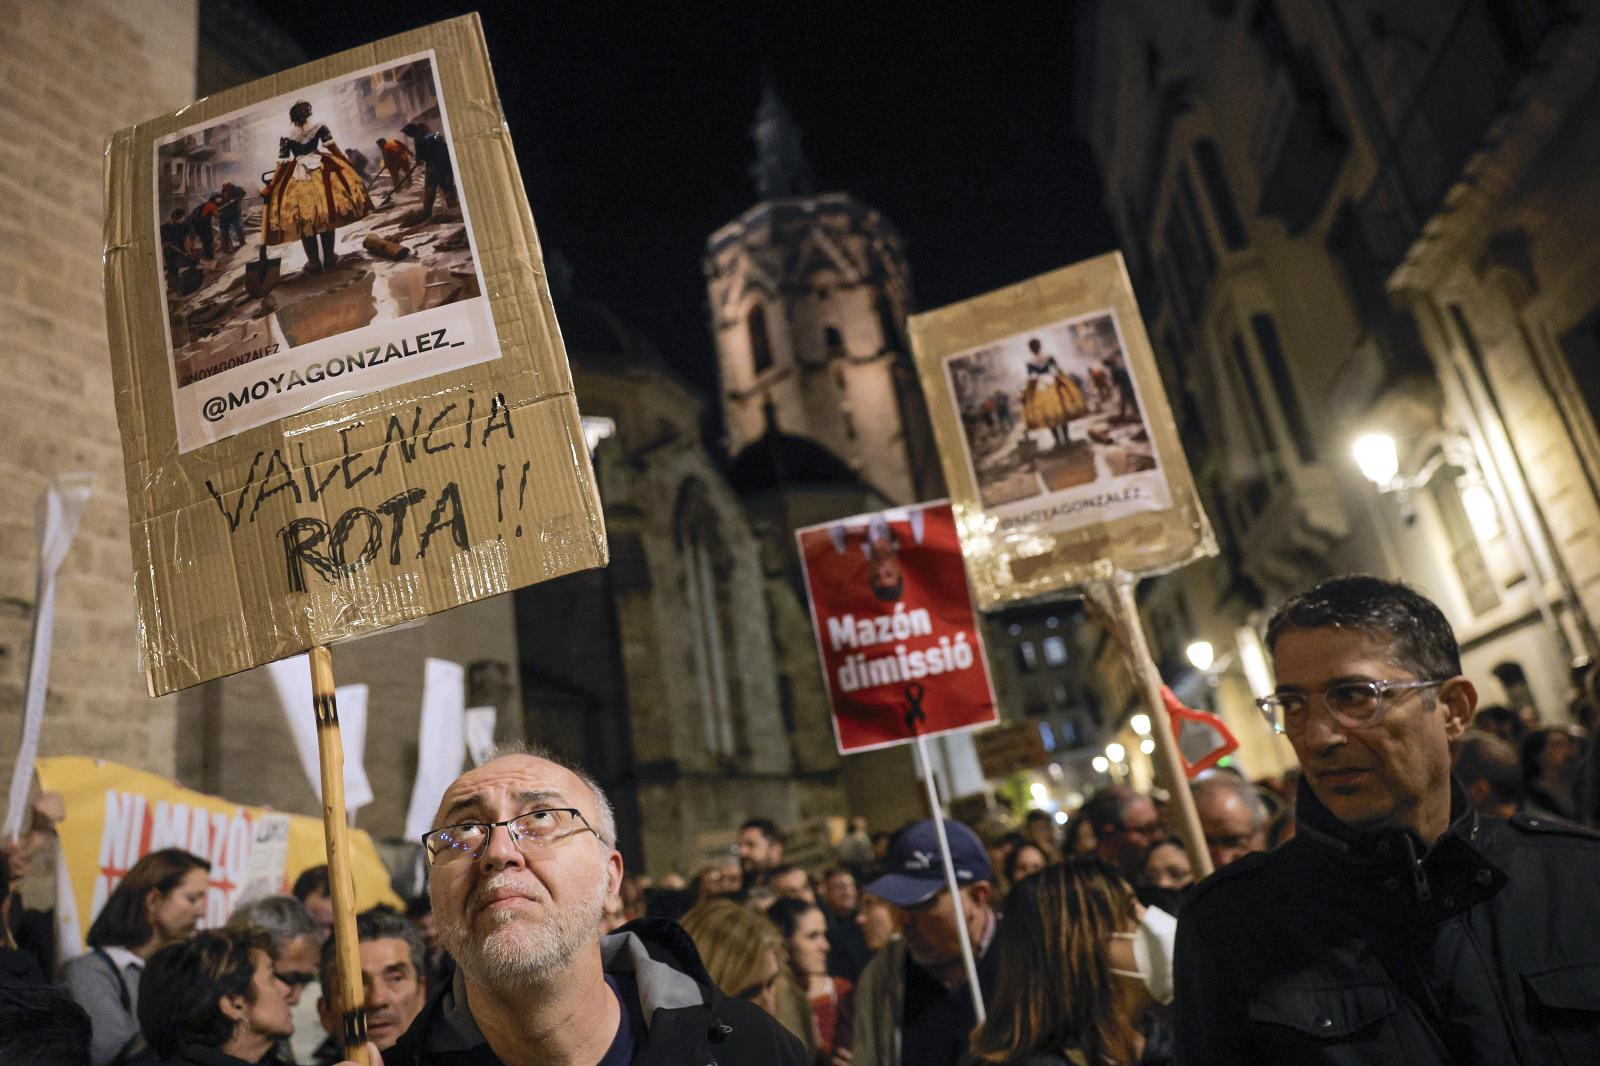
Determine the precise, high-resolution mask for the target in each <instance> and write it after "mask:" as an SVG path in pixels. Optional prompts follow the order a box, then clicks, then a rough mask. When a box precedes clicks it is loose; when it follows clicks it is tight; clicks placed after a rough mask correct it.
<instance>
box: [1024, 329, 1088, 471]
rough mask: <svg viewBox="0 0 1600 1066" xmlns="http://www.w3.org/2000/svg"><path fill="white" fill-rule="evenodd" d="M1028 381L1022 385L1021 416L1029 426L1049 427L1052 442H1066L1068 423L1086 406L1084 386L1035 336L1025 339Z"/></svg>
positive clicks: (1080, 416)
mask: <svg viewBox="0 0 1600 1066" xmlns="http://www.w3.org/2000/svg"><path fill="white" fill-rule="evenodd" d="M1028 351H1029V352H1030V353H1032V354H1030V355H1029V356H1028V363H1027V368H1028V383H1027V384H1026V385H1024V386H1023V387H1022V418H1023V421H1024V423H1025V424H1026V425H1027V427H1028V430H1029V431H1030V432H1032V431H1033V430H1036V429H1048V430H1049V431H1050V435H1051V437H1052V438H1053V441H1052V444H1053V445H1054V446H1056V447H1059V446H1061V445H1063V444H1065V443H1067V423H1069V422H1071V421H1072V420H1073V419H1074V418H1082V417H1083V415H1084V412H1085V410H1086V407H1085V404H1084V400H1083V389H1082V388H1080V387H1079V386H1078V384H1077V383H1076V382H1074V381H1073V380H1072V379H1071V378H1070V377H1068V376H1067V374H1066V372H1065V371H1063V370H1062V369H1061V367H1060V365H1059V364H1058V363H1057V362H1056V357H1055V356H1053V355H1050V354H1048V353H1047V352H1045V351H1044V350H1043V348H1042V346H1041V345H1040V344H1039V339H1038V338H1037V337H1034V338H1031V339H1030V340H1029V341H1028Z"/></svg>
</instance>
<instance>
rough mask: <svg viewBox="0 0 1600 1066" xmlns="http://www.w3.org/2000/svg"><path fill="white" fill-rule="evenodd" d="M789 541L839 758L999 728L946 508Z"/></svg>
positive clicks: (920, 509)
mask: <svg viewBox="0 0 1600 1066" xmlns="http://www.w3.org/2000/svg"><path fill="white" fill-rule="evenodd" d="M795 537H796V538H797V539H798V540H799V543H800V560H801V564H802V566H803V567H804V569H805V579H806V596H807V599H808V600H809V602H810V605H811V624H812V627H813V629H814V630H815V632H816V635H817V650H818V652H819V653H820V655H821V657H822V672H823V674H824V676H825V678H826V682H827V686H828V696H829V698H830V699H831V701H832V703H833V735H834V740H835V741H836V742H837V743H838V746H839V752H840V754H845V755H847V754H849V753H850V752H854V751H867V750H869V749H872V748H881V747H885V746H887V745H890V744H903V743H906V742H908V741H911V740H913V739H914V738H915V737H916V736H917V734H919V733H920V734H922V735H923V736H933V735H935V734H938V733H948V732H950V731H952V730H956V729H970V728H972V727H974V726H982V725H989V724H991V723H994V722H997V721H999V714H998V711H997V709H996V707H995V702H994V689H993V688H992V687H991V685H990V683H989V666H988V663H987V662H985V660H984V655H983V643H982V640H981V639H980V637H979V635H978V627H977V622H976V620H975V618H974V616H973V610H972V598H971V594H970V593H969V592H968V590H967V572H966V568H965V566H964V565H963V564H962V561H961V542H960V540H959V538H958V537H957V536H956V523H955V515H954V514H953V513H952V512H951V510H950V504H949V503H948V502H945V501H940V502H938V503H927V504H918V505H916V506H914V507H908V508H901V509H897V510H893V511H884V512H881V513H878V514H870V515H857V516H855V517H854V518H846V519H841V520H840V521H837V522H830V523H827V524H825V525H820V526H810V527H808V528H806V529H800V530H796V531H795Z"/></svg>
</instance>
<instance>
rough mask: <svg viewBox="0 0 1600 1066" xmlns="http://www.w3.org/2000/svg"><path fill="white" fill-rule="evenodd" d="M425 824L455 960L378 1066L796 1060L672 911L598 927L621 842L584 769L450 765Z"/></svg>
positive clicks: (673, 1065)
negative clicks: (717, 979)
mask: <svg viewBox="0 0 1600 1066" xmlns="http://www.w3.org/2000/svg"><path fill="white" fill-rule="evenodd" d="M433 824H434V825H435V827H436V828H435V829H434V830H433V831H431V832H430V833H428V834H427V835H426V836H425V837H424V838H423V845H424V847H425V848H426V850H427V853H428V858H429V862H430V864H431V866H432V870H431V876H430V877H429V880H428V892H429V895H430V896H431V897H432V899H433V916H434V921H435V923H436V925H437V927H438V931H439V941H440V943H441V944H442V945H443V946H444V947H445V949H446V950H447V951H449V953H450V955H451V957H452V958H453V959H454V960H455V962H456V972H455V975H454V977H453V978H452V979H451V981H450V982H449V984H447V985H445V986H444V987H442V988H440V989H438V990H437V991H436V992H434V993H433V994H432V996H431V998H430V1001H429V1003H428V1005H427V1007H425V1008H424V1009H423V1012H422V1014H421V1015H419V1016H418V1018H417V1020H416V1022H415V1023H413V1024H412V1026H411V1028H410V1029H409V1030H408V1031H407V1032H406V1034H405V1035H404V1036H403V1037H401V1039H400V1041H399V1042H398V1043H397V1044H396V1045H395V1046H394V1047H393V1048H391V1049H390V1050H388V1051H386V1052H384V1053H383V1061H384V1063H385V1066H406V1064H411V1063H418V1064H424V1063H425V1064H430V1066H442V1064H449V1066H496V1064H499V1063H503V1062H504V1063H525V1062H527V1063H533V1062H562V1063H582V1064H594V1066H626V1064H632V1066H677V1064H680V1063H681V1064H686V1066H705V1064H707V1063H711V1062H716V1063H719V1064H721V1066H745V1064H750V1066H756V1064H759V1066H801V1062H802V1059H803V1055H804V1053H803V1051H802V1049H801V1046H800V1043H799V1041H797V1040H796V1039H795V1038H794V1037H792V1036H790V1035H789V1034H788V1032H786V1031H785V1030H784V1029H783V1028H782V1027H781V1026H780V1025H779V1024H778V1022H777V1021H776V1020H774V1019H773V1018H772V1016H771V1015H769V1014H767V1013H766V1012H765V1011H763V1010H762V1009H761V1008H760V1007H758V1006H756V1005H755V1004H754V1003H749V1002H746V1001H745V1000H743V999H739V998H737V997H732V996H724V995H723V994H722V992H720V991H718V990H717V989H715V988H713V987H712V986H711V981H710V979H709V978H708V977H707V976H706V972H705V968H704V967H703V966H702V965H701V963H700V958H699V954H698V953H697V952H696V950H695V946H694V943H693V941H691V940H690V939H689V937H688V935H687V934H686V933H684V931H683V930H682V929H681V928H680V927H679V926H677V925H676V924H674V923H671V922H666V921H661V920H649V919H646V920H641V921H637V922H634V923H632V924H631V925H629V926H627V927H626V928H624V929H622V930H619V931H618V932H616V933H611V934H608V935H604V936H602V935H601V933H600V921H601V917H602V915H603V914H604V911H605V905H606V901H607V900H608V899H611V898H613V897H615V896H616V894H617V890H618V889H619V887H620V886H621V884H622V855H621V853H620V852H618V851H617V844H616V841H617V837H616V832H617V830H616V821H615V816H614V815H613V813H612V808H611V804H610V802H609V801H608V800H607V799H606V796H605V793H604V792H602V791H601V789H600V787H599V786H598V785H597V784H595V782H594V780H593V779H592V778H590V777H589V776H588V775H586V774H584V773H582V772H581V771H578V770H576V769H573V768H569V767H568V766H564V765H562V764H561V763H559V762H557V761H555V760H554V759H553V758H548V757H544V756H542V755H531V754H512V755H502V756H500V757H498V758H494V759H491V760H489V761H487V762H485V763H484V764H483V765H481V766H479V767H477V768H475V769H472V770H469V771H467V772H466V773H465V774H462V775H461V776H460V777H459V778H457V779H456V780H455V782H454V783H453V784H452V785H451V786H450V787H449V788H448V789H447V790H446V791H445V794H444V798H443V800H442V801H441V802H440V804H439V813H438V814H437V815H436V816H435V818H434V823H433Z"/></svg>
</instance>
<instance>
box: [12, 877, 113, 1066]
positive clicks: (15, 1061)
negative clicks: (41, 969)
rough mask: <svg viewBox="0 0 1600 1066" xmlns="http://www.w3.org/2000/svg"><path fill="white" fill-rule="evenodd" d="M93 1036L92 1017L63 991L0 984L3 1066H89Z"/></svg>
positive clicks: (43, 987)
mask: <svg viewBox="0 0 1600 1066" xmlns="http://www.w3.org/2000/svg"><path fill="white" fill-rule="evenodd" d="M4 865H5V864H4V863H0V866H4ZM92 1034H93V1027H92V1026H91V1025H90V1022H89V1015H88V1013H87V1012H86V1011H84V1009H83V1008H82V1007H80V1006H78V1004H77V1003H76V1002H75V1001H74V1000H73V998H72V997H71V996H69V995H67V993H65V992H63V991H62V990H61V989H59V988H51V987H49V986H48V985H21V984H18V985H10V984H4V983H0V1062H3V1063H6V1066H77V1064H78V1063H82V1062H88V1061H89V1039H90V1037H91V1035H92Z"/></svg>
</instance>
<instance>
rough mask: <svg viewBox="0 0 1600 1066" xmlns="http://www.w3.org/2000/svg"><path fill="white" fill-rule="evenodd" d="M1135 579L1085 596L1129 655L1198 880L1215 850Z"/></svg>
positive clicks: (1121, 577)
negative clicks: (1186, 767) (1209, 846)
mask: <svg viewBox="0 0 1600 1066" xmlns="http://www.w3.org/2000/svg"><path fill="white" fill-rule="evenodd" d="M1137 581H1138V578H1136V577H1135V576H1134V575H1132V574H1129V573H1126V572H1124V571H1121V570H1119V571H1117V572H1116V574H1115V576H1114V577H1113V578H1112V579H1111V580H1110V581H1109V582H1104V583H1099V584H1096V585H1091V586H1090V587H1089V588H1088V589H1087V592H1088V596H1087V599H1088V600H1089V601H1090V602H1091V603H1093V604H1094V605H1095V606H1096V607H1098V608H1099V609H1100V610H1101V612H1103V614H1104V615H1105V617H1106V621H1107V622H1109V624H1110V625H1111V628H1112V633H1113V634H1114V635H1115V636H1116V638H1117V640H1118V642H1119V643H1120V644H1121V645H1122V648H1123V650H1124V651H1125V652H1126V653H1127V658H1128V668H1129V670H1131V671H1132V673H1133V678H1134V680H1135V681H1136V682H1138V685H1139V689H1140V691H1141V692H1142V693H1143V695H1144V702H1145V706H1146V708H1148V710H1149V713H1150V737H1151V739H1152V740H1154V741H1155V742H1156V751H1155V755H1156V758H1155V763H1156V768H1157V769H1158V770H1160V771H1161V777H1162V778H1163V779H1164V780H1163V781H1162V784H1164V785H1166V787H1167V791H1168V792H1170V793H1171V794H1172V808H1173V812H1174V814H1176V816H1177V823H1178V824H1177V829H1178V834H1179V836H1181V837H1182V838H1183V845H1184V850H1185V851H1187V852H1188V853H1189V865H1190V866H1191V867H1193V868H1194V879H1195V880H1196V881H1198V880H1200V879H1201V878H1203V877H1207V876H1209V875H1210V873H1211V869H1212V867H1211V853H1210V852H1209V851H1207V850H1206V838H1205V833H1204V831H1203V830H1202V829H1201V828H1200V814H1199V812H1198V811H1196V810H1195V806H1194V796H1193V794H1191V793H1190V791H1189V775H1188V774H1186V773H1184V772H1183V760H1182V759H1180V758H1179V757H1178V740H1177V738H1176V737H1174V736H1173V735H1172V716H1171V715H1169V714H1168V713H1167V703H1166V700H1164V699H1162V698H1161V674H1160V672H1159V671H1157V670H1156V663H1155V659H1153V658H1152V657H1151V655H1150V645H1149V643H1148V642H1147V641H1146V640H1145V635H1144V623H1143V622H1142V621H1140V619H1139V604H1138V601H1137V600H1136V599H1135V598H1134V595H1133V590H1134V585H1135V583H1136V582H1137Z"/></svg>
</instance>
